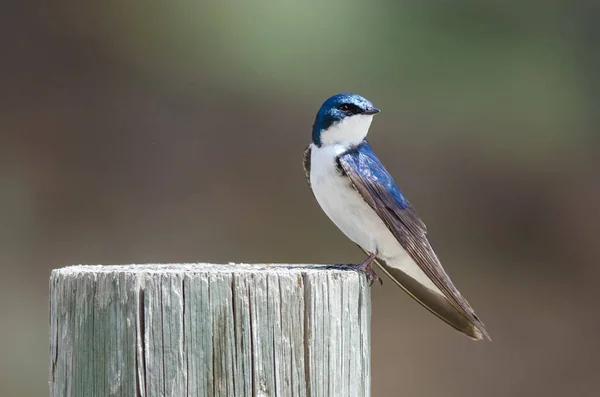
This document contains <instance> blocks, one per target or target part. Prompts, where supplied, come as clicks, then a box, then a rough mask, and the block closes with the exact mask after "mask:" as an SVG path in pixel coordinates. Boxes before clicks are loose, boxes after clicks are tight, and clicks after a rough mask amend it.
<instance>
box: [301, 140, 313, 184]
mask: <svg viewBox="0 0 600 397" xmlns="http://www.w3.org/2000/svg"><path fill="white" fill-rule="evenodd" d="M310 146H311V145H308V147H307V148H306V150H305V151H304V159H303V161H302V163H303V165H304V176H305V177H306V183H308V187H309V189H310V190H311V191H312V186H311V185H310Z"/></svg>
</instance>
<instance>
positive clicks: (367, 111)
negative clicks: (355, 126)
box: [363, 108, 381, 114]
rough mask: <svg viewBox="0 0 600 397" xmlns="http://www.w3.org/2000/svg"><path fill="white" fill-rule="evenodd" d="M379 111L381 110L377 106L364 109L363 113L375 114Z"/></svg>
mask: <svg viewBox="0 0 600 397" xmlns="http://www.w3.org/2000/svg"><path fill="white" fill-rule="evenodd" d="M379 112H381V110H379V109H377V108H369V109H367V110H365V111H364V112H363V114H377V113H379Z"/></svg>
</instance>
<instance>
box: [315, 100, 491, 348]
mask: <svg viewBox="0 0 600 397" xmlns="http://www.w3.org/2000/svg"><path fill="white" fill-rule="evenodd" d="M379 112H380V110H379V109H378V108H376V107H374V106H373V104H372V103H371V102H370V101H369V100H367V99H365V98H364V97H362V96H360V95H358V94H352V93H342V94H336V95H334V96H332V97H330V98H328V99H327V100H326V101H325V102H324V103H323V105H322V106H321V108H320V109H319V111H318V112H317V115H316V117H315V121H314V124H313V127H312V142H311V143H310V144H309V145H308V147H307V148H306V150H305V151H304V159H303V160H304V161H303V165H304V172H305V176H306V180H307V182H308V186H309V188H310V189H311V191H312V193H313V195H314V197H315V198H316V201H317V202H318V204H319V205H320V207H321V209H322V210H323V211H324V212H325V214H326V215H327V216H328V217H329V218H330V219H331V221H332V222H333V223H334V224H335V225H336V226H337V227H338V228H339V229H340V230H341V231H342V233H344V234H345V235H346V237H348V238H349V239H350V240H351V241H352V242H354V243H355V244H356V245H358V246H359V247H360V248H361V249H362V250H363V251H364V253H365V254H366V255H367V257H366V259H365V260H364V261H363V262H362V263H361V264H360V265H354V266H352V267H353V268H355V269H358V270H361V271H364V272H365V273H366V276H367V278H368V280H369V284H370V285H371V284H372V283H373V281H374V280H378V279H379V277H378V276H377V274H376V273H375V271H374V270H373V267H372V265H373V263H375V264H376V265H377V266H378V267H379V268H380V269H381V270H382V271H383V272H384V273H385V274H386V275H387V276H388V277H389V278H391V280H392V281H393V282H394V283H395V284H397V285H398V286H399V287H401V288H402V289H403V290H404V291H405V292H406V293H408V295H410V296H411V297H412V298H414V299H415V300H416V301H417V302H419V303H420V304H421V305H423V306H424V307H425V308H426V309H428V310H429V311H430V312H431V313H433V314H434V315H436V316H437V317H439V318H440V319H441V320H443V321H445V322H446V323H447V324H449V325H450V326H452V327H453V328H455V329H456V330H458V331H460V332H462V333H464V334H465V335H466V336H468V337H469V338H471V339H473V340H481V339H484V338H485V339H488V340H491V338H490V335H489V333H488V332H487V330H486V329H485V327H484V324H483V322H482V321H481V320H480V319H479V317H478V316H477V315H476V314H475V311H474V310H473V309H472V307H471V306H470V305H469V303H468V302H467V300H466V299H465V298H463V296H462V295H461V294H460V292H459V291H458V289H457V288H456V287H455V286H454V284H453V283H452V281H451V280H450V277H449V276H448V275H447V273H446V271H445V270H444V268H443V267H442V265H441V263H440V261H439V259H438V257H437V255H436V254H435V252H434V250H433V248H432V246H431V244H430V242H429V240H428V238H427V227H426V226H425V223H424V222H423V221H422V220H421V219H420V218H419V216H418V215H417V213H416V211H415V209H414V208H413V207H412V206H411V204H410V203H409V202H408V200H407V199H406V197H405V196H404V194H403V193H402V192H401V190H400V188H399V187H398V185H397V184H396V182H395V181H394V179H393V178H392V176H391V175H390V174H389V172H388V171H387V170H386V169H385V167H384V166H383V164H382V163H381V161H380V160H379V158H378V157H377V156H376V155H375V152H374V151H373V149H372V148H371V146H370V145H369V142H368V141H367V139H366V137H367V134H368V132H369V128H370V126H371V122H372V121H373V117H374V115H376V114H377V113H379ZM339 266H344V265H339ZM379 280H380V279H379ZM380 281H381V280H380Z"/></svg>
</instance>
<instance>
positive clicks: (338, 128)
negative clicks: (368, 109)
mask: <svg viewBox="0 0 600 397" xmlns="http://www.w3.org/2000/svg"><path fill="white" fill-rule="evenodd" d="M371 121H373V115H372V114H355V115H354V116H349V117H346V118H344V119H343V120H342V121H339V122H337V123H335V124H333V125H332V126H331V127H329V128H328V129H326V130H323V131H321V145H324V146H328V145H344V146H353V145H358V144H359V143H361V142H362V140H363V139H365V137H366V136H367V133H368V132H369V127H370V126H371Z"/></svg>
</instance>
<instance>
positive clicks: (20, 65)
mask: <svg viewBox="0 0 600 397" xmlns="http://www.w3.org/2000/svg"><path fill="white" fill-rule="evenodd" d="M84 3H86V4H84ZM84 3H82V2H80V1H74V0H57V1H54V2H52V4H51V3H49V2H47V1H41V0H31V1H16V0H9V1H6V2H4V3H3V7H2V12H1V13H0V44H1V48H2V58H1V59H2V61H1V63H0V72H1V73H0V219H1V222H0V263H1V268H0V272H1V273H0V395H1V396H3V397H16V396H43V395H47V393H48V392H47V366H48V363H49V360H48V349H49V348H48V345H49V342H48V324H47V323H48V302H47V301H48V288H47V280H48V276H49V273H50V270H51V269H53V268H56V267H61V266H65V265H69V264H79V263H85V264H95V263H103V264H114V263H119V264H125V263H144V262H193V261H206V262H221V263H223V262H228V261H237V262H292V263H339V262H344V263H348V262H359V261H361V260H362V254H361V252H360V251H359V249H358V248H356V247H355V246H354V245H353V244H351V243H350V242H349V241H348V240H346V238H345V237H344V236H343V235H342V234H341V233H340V232H338V230H337V229H336V228H335V227H334V226H333V225H332V224H331V223H330V221H329V220H328V219H327V218H326V216H325V215H324V214H323V213H322V212H321V210H320V209H319V208H318V206H317V204H316V202H315V201H314V199H313V198H312V196H311V194H310V192H309V190H308V188H307V187H306V184H305V181H304V174H303V171H302V165H301V158H302V152H303V150H304V148H305V146H306V145H307V144H308V143H309V140H310V128H311V125H312V122H313V119H314V114H315V112H316V111H317V109H318V107H319V106H320V105H321V103H322V101H323V100H324V99H325V98H326V97H328V96H330V95H332V94H334V93H337V92H343V91H352V92H357V93H360V94H362V95H364V96H366V97H367V98H369V99H371V100H372V101H373V102H374V103H375V105H376V106H378V107H380V108H381V109H383V113H382V114H381V115H379V116H377V117H376V119H375V122H374V123H373V127H372V129H371V134H370V142H371V144H372V146H373V147H374V148H375V150H376V151H377V153H378V154H379V156H380V158H381V159H382V161H383V162H384V163H385V164H386V166H387V168H388V169H389V170H390V172H391V173H392V174H393V175H394V176H395V177H396V180H397V181H398V183H399V184H400V186H401V187H402V188H403V190H404V192H405V194H406V195H407V196H408V197H409V199H410V200H411V201H412V203H413V204H414V205H415V207H416V208H417V210H418V211H419V213H420V214H421V216H422V217H423V218H424V220H425V221H426V223H427V224H428V226H429V230H430V237H431V239H432V241H433V244H434V245H435V247H436V248H437V251H438V254H439V255H440V257H441V258H442V261H443V263H444V264H445V267H446V269H447V270H448V271H449V273H450V274H451V276H452V277H453V279H454V281H455V283H456V284H457V286H458V287H459V288H460V289H461V290H462V292H463V294H464V295H465V296H467V297H468V299H469V300H470V302H471V303H472V304H473V306H474V307H475V308H476V310H477V312H478V314H479V315H480V316H481V317H482V318H483V320H484V321H485V323H486V325H487V327H488V329H489V331H490V333H491V335H492V337H493V339H494V340H493V342H492V343H474V342H472V341H470V340H468V339H466V338H464V337H463V336H461V335H460V334H458V333H456V332H454V331H453V330H452V329H451V328H449V327H447V326H446V325H444V324H443V323H442V322H440V321H439V320H437V319H436V318H434V317H433V316H431V315H430V314H428V313H427V312H426V311H425V310H423V309H422V308H420V307H419V306H418V305H417V304H415V303H413V302H412V301H411V300H410V299H409V298H408V297H407V296H406V295H405V294H404V293H403V292H402V291H401V290H399V289H398V288H395V287H394V286H393V285H392V284H391V283H390V282H387V283H385V284H384V286H383V287H379V286H374V287H373V289H372V296H373V378H372V380H373V396H439V395H444V396H570V395H577V396H598V395H600V393H599V390H600V385H599V383H600V380H598V372H599V370H600V363H599V360H600V359H599V353H600V343H599V342H598V337H599V336H600V310H598V298H600V294H599V293H598V287H597V285H598V282H597V280H598V278H599V276H600V270H599V267H598V265H597V263H598V260H599V259H600V254H599V252H598V236H600V226H599V225H600V183H599V178H598V173H597V171H598V169H599V167H600V156H598V149H599V145H600V134H599V132H598V128H599V127H600V117H598V108H599V105H600V80H599V78H598V76H599V72H598V70H600V51H599V50H598V44H599V43H600V24H599V23H598V20H599V18H600V11H599V9H598V6H597V5H596V3H597V2H594V3H592V2H580V1H579V2H578V1H574V2H573V1H567V0H557V1H553V2H544V1H541V0H538V1H535V0H525V1H521V2H519V3H514V4H512V5H510V6H509V5H507V4H505V3H504V2H500V1H488V2H480V1H474V0H473V1H469V0H455V1H452V2H450V1H429V2H422V1H417V0H407V1H402V2H392V1H391V0H390V1H383V0H382V1H375V2H365V1H356V0H335V1H329V2H327V3H321V2H311V1H309V2H274V1H273V2H269V1H252V2H243V1H228V2H225V1H222V2H185V3H184V2H163V1H143V2H142V1H112V0H108V1H104V2H94V3H92V2H84ZM192 3H194V4H192Z"/></svg>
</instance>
